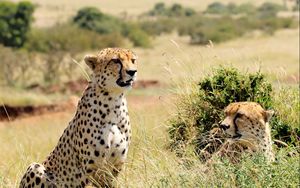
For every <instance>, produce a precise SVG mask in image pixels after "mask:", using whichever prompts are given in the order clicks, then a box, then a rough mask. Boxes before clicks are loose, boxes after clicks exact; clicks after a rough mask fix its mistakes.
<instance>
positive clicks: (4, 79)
mask: <svg viewBox="0 0 300 188" xmlns="http://www.w3.org/2000/svg"><path fill="white" fill-rule="evenodd" d="M0 59H1V62H0V66H1V69H0V85H6V86H14V87H18V86H21V85H25V84H26V83H28V82H30V81H31V80H32V78H33V77H32V76H33V74H32V72H33V71H32V70H33V68H32V65H31V61H30V60H31V59H30V56H29V54H28V53H27V52H26V51H23V50H19V49H12V48H8V47H4V46H2V45H0Z"/></svg>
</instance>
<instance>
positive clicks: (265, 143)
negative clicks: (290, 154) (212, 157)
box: [221, 102, 274, 161]
mask: <svg viewBox="0 0 300 188" xmlns="http://www.w3.org/2000/svg"><path fill="white" fill-rule="evenodd" d="M273 113H274V112H273V111H271V110H264V109H263V108H262V107H261V106H260V105H259V104H258V103H254V102H237V103H231V104H230V105H228V106H227V107H226V108H225V116H226V117H225V119H224V120H223V122H222V123H221V128H222V129H223V130H225V132H226V133H227V134H228V135H229V136H230V137H231V138H229V139H228V140H227V142H225V144H224V146H223V148H222V150H223V151H225V150H227V149H228V148H230V150H232V148H234V150H235V152H237V151H245V150H246V151H251V152H262V153H263V154H264V155H265V157H266V158H267V160H269V161H274V153H273V151H272V140H271V130H270V126H269V120H270V118H271V116H272V115H273ZM225 148H226V149H225Z"/></svg>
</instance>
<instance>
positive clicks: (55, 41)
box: [24, 24, 123, 54]
mask: <svg viewBox="0 0 300 188" xmlns="http://www.w3.org/2000/svg"><path fill="white" fill-rule="evenodd" d="M108 36H109V35H101V36H100V35H99V34H97V33H95V32H93V31H87V30H83V29H80V28H78V27H76V26H72V25H67V24H64V25H56V26H54V27H51V28H42V29H34V30H32V32H31V33H30V34H29V39H28V41H27V42H26V44H25V46H24V48H26V49H27V50H29V51H37V52H42V53H51V52H54V51H57V52H67V53H71V54H75V53H78V52H82V51H85V50H90V49H100V48H104V47H108V46H109V45H111V41H107V42H106V43H105V42H103V40H104V39H105V38H107V37H108ZM114 36H116V35H114ZM112 41H113V42H114V45H113V46H120V45H122V42H123V41H122V38H121V37H116V38H114V40H112ZM107 43H109V45H108V44H107Z"/></svg>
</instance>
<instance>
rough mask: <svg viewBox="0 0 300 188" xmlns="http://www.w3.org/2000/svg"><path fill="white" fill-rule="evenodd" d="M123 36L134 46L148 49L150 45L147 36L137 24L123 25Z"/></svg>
mask: <svg viewBox="0 0 300 188" xmlns="http://www.w3.org/2000/svg"><path fill="white" fill-rule="evenodd" d="M123 35H124V36H125V37H127V38H128V39H129V40H130V41H131V42H132V43H133V45H134V46H138V47H150V45H151V42H150V38H149V35H148V34H147V33H146V32H145V31H144V30H142V29H141V28H140V27H139V26H138V25H137V24H131V23H127V24H126V25H124V28H123Z"/></svg>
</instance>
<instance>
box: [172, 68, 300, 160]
mask: <svg viewBox="0 0 300 188" xmlns="http://www.w3.org/2000/svg"><path fill="white" fill-rule="evenodd" d="M273 94H274V93H273V92H272V86H271V84H270V83H269V82H268V81H267V80H266V78H265V76H264V75H263V74H261V73H260V72H257V73H254V74H242V73H240V72H238V71H237V70H236V69H234V68H225V67H221V68H219V69H215V70H214V72H213V75H211V76H209V77H206V78H204V79H203V80H202V81H200V83H199V85H198V90H194V91H193V93H191V94H189V95H188V96H182V100H181V101H179V102H178V104H177V115H176V116H175V117H174V118H172V119H171V120H170V124H171V126H170V128H169V135H170V138H171V144H170V146H171V149H172V150H174V151H176V152H177V154H178V155H179V156H182V155H184V154H185V153H186V152H187V151H190V150H192V151H193V152H196V153H197V154H198V155H199V157H200V159H203V160H206V159H207V152H208V153H213V152H215V151H216V150H217V149H218V148H219V146H220V145H221V144H222V142H223V141H224V135H222V134H218V135H216V137H215V138H211V137H209V131H210V130H212V129H213V128H214V127H218V125H219V122H220V121H221V120H222V119H223V118H224V114H223V109H224V108H225V107H226V106H227V105H228V104H230V103H232V102H238V101H254V102H258V103H259V104H261V105H262V106H263V108H265V109H270V108H274V100H273V97H272V96H273ZM298 104H299V103H298ZM276 110H277V109H275V111H276ZM293 110H295V111H297V112H299V108H298V109H293ZM278 114H280V113H279V112H278ZM282 122H284V123H283V124H284V125H283V124H282ZM298 123H299V122H298ZM271 126H272V131H273V137H275V138H277V139H280V140H282V141H284V142H287V143H288V144H291V145H299V141H300V140H299V138H300V134H299V130H298V128H297V129H296V128H295V127H296V126H293V125H291V124H289V123H288V122H287V121H285V120H283V119H282V118H280V116H279V115H277V114H276V115H275V117H274V118H273V120H272V123H271ZM283 138H285V139H283ZM287 138H288V139H287ZM289 139H290V140H289ZM203 151H205V152H203Z"/></svg>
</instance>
